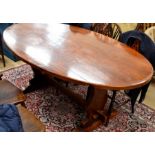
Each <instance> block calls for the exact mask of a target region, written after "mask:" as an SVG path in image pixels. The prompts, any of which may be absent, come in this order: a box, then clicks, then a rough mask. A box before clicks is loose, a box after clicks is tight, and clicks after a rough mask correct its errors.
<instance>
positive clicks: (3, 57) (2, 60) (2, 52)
mask: <svg viewBox="0 0 155 155" xmlns="http://www.w3.org/2000/svg"><path fill="white" fill-rule="evenodd" d="M2 61H3V66H4V67H5V59H4V53H3V51H2Z"/></svg>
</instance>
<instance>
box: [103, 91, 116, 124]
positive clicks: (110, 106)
mask: <svg viewBox="0 0 155 155" xmlns="http://www.w3.org/2000/svg"><path fill="white" fill-rule="evenodd" d="M115 97H116V90H113V95H112V98H111V103H110V105H109V109H108V112H107V119H106V122H105V126H108V123H109V118H110V115H111V112H112V108H113V103H114V102H115Z"/></svg>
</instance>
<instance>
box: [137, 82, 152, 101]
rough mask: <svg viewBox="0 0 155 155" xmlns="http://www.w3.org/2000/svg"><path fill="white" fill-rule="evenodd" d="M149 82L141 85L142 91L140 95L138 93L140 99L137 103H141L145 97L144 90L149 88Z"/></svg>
mask: <svg viewBox="0 0 155 155" xmlns="http://www.w3.org/2000/svg"><path fill="white" fill-rule="evenodd" d="M150 83H151V82H149V83H148V84H146V85H145V86H143V88H142V91H141V95H140V99H139V101H138V102H139V103H142V102H143V101H144V99H145V96H146V92H147V90H148V88H149V85H150Z"/></svg>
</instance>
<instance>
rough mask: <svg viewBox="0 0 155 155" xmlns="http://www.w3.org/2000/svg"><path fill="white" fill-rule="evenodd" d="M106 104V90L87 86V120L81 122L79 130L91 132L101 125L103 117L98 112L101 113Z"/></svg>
mask: <svg viewBox="0 0 155 155" xmlns="http://www.w3.org/2000/svg"><path fill="white" fill-rule="evenodd" d="M106 102H107V90H104V89H100V88H95V87H93V86H89V88H88V95H87V107H86V111H87V119H86V120H84V121H82V123H81V124H82V125H81V130H83V131H92V130H94V129H96V128H97V127H98V126H99V125H101V124H103V121H104V117H103V116H101V115H100V114H99V113H98V112H101V111H103V112H104V107H105V104H106Z"/></svg>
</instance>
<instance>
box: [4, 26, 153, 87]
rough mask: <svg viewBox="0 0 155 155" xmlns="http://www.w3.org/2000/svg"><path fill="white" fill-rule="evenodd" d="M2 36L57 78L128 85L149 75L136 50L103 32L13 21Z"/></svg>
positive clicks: (22, 55)
mask: <svg viewBox="0 0 155 155" xmlns="http://www.w3.org/2000/svg"><path fill="white" fill-rule="evenodd" d="M3 38H4V41H5V43H6V45H7V46H8V47H9V48H10V49H11V50H12V51H13V52H14V54H16V55H17V56H18V57H20V58H21V59H22V60H24V61H26V62H28V63H29V64H31V65H35V66H37V67H39V68H40V69H42V70H44V71H46V72H47V73H50V74H51V75H54V76H56V77H58V78H61V79H65V80H67V81H74V82H77V83H83V84H90V85H93V86H95V87H98V88H103V89H116V90H119V89H130V88H135V87H139V86H142V85H144V84H145V83H147V82H148V81H150V79H151V78H152V74H153V68H152V66H151V64H150V63H149V62H148V61H147V60H146V59H145V58H144V57H143V56H142V55H141V54H139V53H138V52H137V51H135V50H133V49H131V48H129V47H127V46H126V45H124V44H122V43H120V42H118V41H116V40H113V39H111V38H109V37H106V36H104V35H101V34H98V33H95V32H92V31H89V30H85V29H82V28H79V27H74V26H69V25H65V24H51V25H50V24H14V25H12V26H11V27H8V28H7V29H6V30H5V31H4V33H3Z"/></svg>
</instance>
